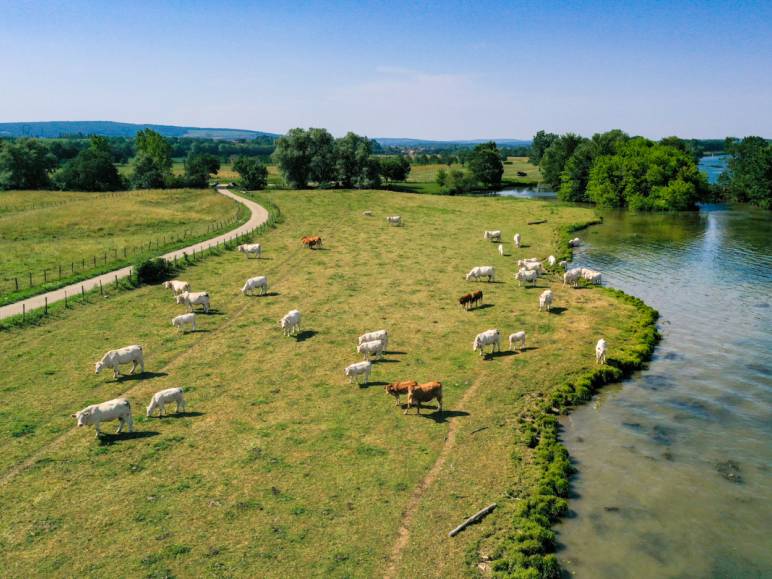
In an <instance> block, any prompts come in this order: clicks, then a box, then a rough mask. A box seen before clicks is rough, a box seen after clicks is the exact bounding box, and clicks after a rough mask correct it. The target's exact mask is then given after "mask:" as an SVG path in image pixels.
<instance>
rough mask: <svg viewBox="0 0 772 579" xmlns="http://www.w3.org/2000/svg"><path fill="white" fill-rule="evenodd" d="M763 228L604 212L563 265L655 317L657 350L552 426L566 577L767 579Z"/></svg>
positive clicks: (753, 223) (767, 334)
mask: <svg viewBox="0 0 772 579" xmlns="http://www.w3.org/2000/svg"><path fill="white" fill-rule="evenodd" d="M770 215H771V214H770V213H769V212H763V211H755V210H751V209H740V208H732V209H730V208H727V207H723V206H710V207H705V208H703V210H701V211H700V212H699V213H694V214H675V215H635V214H626V213H608V214H605V215H604V223H603V225H600V226H597V227H593V228H591V229H589V230H587V231H585V232H583V233H582V234H580V235H581V236H582V238H583V239H584V240H585V241H586V244H585V245H584V246H583V247H582V248H580V249H579V250H577V251H576V252H575V256H574V260H575V262H577V264H579V265H582V266H584V265H587V266H590V267H593V268H594V269H598V270H600V271H602V272H603V275H604V283H606V284H608V285H610V286H613V287H616V288H620V289H622V290H624V291H626V292H627V293H630V294H633V295H635V296H638V297H640V298H642V299H643V300H645V301H646V303H648V304H649V305H651V306H653V307H654V308H656V309H658V310H659V312H660V314H661V319H660V323H659V325H660V331H661V332H662V334H663V340H662V342H661V343H660V345H659V346H658V348H657V351H656V353H655V356H654V359H653V360H652V362H651V364H650V365H649V367H648V369H647V370H645V371H643V372H641V373H639V374H637V375H636V376H634V377H633V378H632V379H630V380H628V381H626V382H625V383H623V384H621V385H617V386H612V387H608V388H606V389H604V390H603V391H602V393H601V394H600V395H599V396H598V397H596V398H595V399H594V400H593V401H592V402H591V403H590V404H587V405H585V406H583V407H581V408H579V409H577V410H576V411H575V412H574V413H573V414H571V415H570V416H569V417H568V418H567V419H565V421H564V430H563V440H564V442H565V444H566V445H567V447H568V450H569V452H570V453H571V456H572V458H573V459H575V462H576V466H577V468H578V474H577V476H576V477H575V479H574V480H573V486H572V488H573V492H574V493H575V497H574V498H573V499H572V500H571V501H570V509H571V511H572V514H571V516H569V517H568V518H567V519H565V520H564V522H563V523H562V524H561V525H559V527H558V529H557V530H558V540H559V543H560V548H559V552H558V556H559V557H560V558H561V562H562V563H563V566H564V567H565V568H566V569H568V570H569V572H571V573H573V574H575V575H577V576H580V577H593V578H594V577H772V540H771V537H772V482H771V481H772V355H771V352H772V251H771V248H772V221H771V220H770ZM614 347H615V344H614V343H609V348H610V350H611V351H612V352H613V349H614Z"/></svg>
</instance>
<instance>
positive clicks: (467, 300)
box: [458, 294, 472, 310]
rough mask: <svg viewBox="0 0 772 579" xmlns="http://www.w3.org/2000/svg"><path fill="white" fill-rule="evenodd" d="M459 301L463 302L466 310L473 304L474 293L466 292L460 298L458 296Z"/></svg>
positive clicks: (462, 305) (462, 304)
mask: <svg viewBox="0 0 772 579" xmlns="http://www.w3.org/2000/svg"><path fill="white" fill-rule="evenodd" d="M458 303H459V304H461V307H462V308H464V309H465V310H468V309H469V308H470V307H471V305H472V294H464V295H462V296H461V297H460V298H458Z"/></svg>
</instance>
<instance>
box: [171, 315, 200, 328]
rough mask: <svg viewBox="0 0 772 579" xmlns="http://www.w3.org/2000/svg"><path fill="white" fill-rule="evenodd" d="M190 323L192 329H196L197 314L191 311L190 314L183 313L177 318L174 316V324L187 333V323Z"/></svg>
mask: <svg viewBox="0 0 772 579" xmlns="http://www.w3.org/2000/svg"><path fill="white" fill-rule="evenodd" d="M186 324H188V325H190V329H191V330H192V331H194V332H195V331H196V314H194V313H193V312H190V313H189V314H182V315H179V316H177V317H176V318H172V326H174V327H175V328H180V329H181V330H182V332H183V333H185V325H186Z"/></svg>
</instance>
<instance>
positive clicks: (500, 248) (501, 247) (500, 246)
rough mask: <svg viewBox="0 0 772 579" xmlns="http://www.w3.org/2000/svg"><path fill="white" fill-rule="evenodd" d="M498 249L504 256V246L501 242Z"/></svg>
mask: <svg viewBox="0 0 772 579" xmlns="http://www.w3.org/2000/svg"><path fill="white" fill-rule="evenodd" d="M498 250H499V255H500V256H501V257H504V246H503V245H502V244H501V243H499V246H498Z"/></svg>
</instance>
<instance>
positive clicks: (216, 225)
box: [0, 205, 248, 296]
mask: <svg viewBox="0 0 772 579" xmlns="http://www.w3.org/2000/svg"><path fill="white" fill-rule="evenodd" d="M247 213H248V212H247ZM243 218H244V209H243V206H241V205H240V206H239V207H238V210H237V211H236V213H235V215H234V216H233V217H232V218H230V219H224V220H220V221H215V222H212V223H208V224H207V226H206V230H204V229H203V228H201V229H200V230H199V231H196V230H195V229H185V230H183V231H182V232H178V233H176V234H170V235H163V236H161V237H158V238H155V239H150V240H148V241H147V243H144V242H143V243H142V244H140V245H130V246H129V245H127V246H123V247H121V248H116V247H113V248H109V249H104V250H102V251H101V252H100V253H99V254H96V255H90V256H88V257H81V258H80V259H71V260H70V261H68V262H64V263H58V264H54V265H52V266H50V267H47V268H43V269H42V270H40V269H38V270H30V271H26V272H21V273H17V274H16V275H14V276H12V277H6V278H3V279H0V296H6V295H9V294H14V293H17V292H21V291H25V290H30V289H33V288H40V287H43V286H46V285H48V284H53V285H59V286H60V284H61V283H64V282H67V281H68V280H69V281H75V278H77V277H78V276H82V275H87V274H89V275H90V274H94V275H96V274H98V273H100V269H105V268H108V269H112V268H113V267H115V266H117V265H119V264H120V263H126V262H128V261H133V260H136V259H137V258H139V257H140V256H150V254H156V253H158V252H159V251H161V250H166V249H168V250H170V251H171V250H172V249H174V248H176V247H179V246H180V245H184V244H186V243H194V242H195V241H196V240H199V239H201V238H202V237H203V238H204V239H205V238H206V237H208V236H211V234H214V233H217V232H222V231H223V230H226V229H228V228H229V227H231V226H233V225H236V224H237V223H238V222H239V221H241V220H242V219H243ZM60 287H61V286H60ZM48 289H53V288H48Z"/></svg>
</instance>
